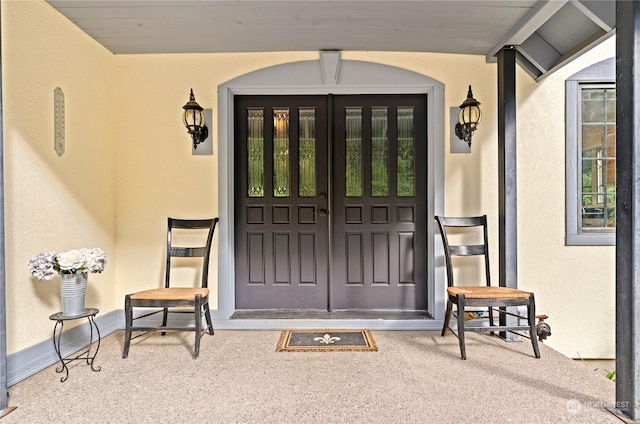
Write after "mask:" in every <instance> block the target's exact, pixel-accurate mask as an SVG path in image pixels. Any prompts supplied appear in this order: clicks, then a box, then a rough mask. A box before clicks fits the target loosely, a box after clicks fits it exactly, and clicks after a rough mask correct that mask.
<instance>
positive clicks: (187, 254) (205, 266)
mask: <svg viewBox="0 0 640 424" xmlns="http://www.w3.org/2000/svg"><path fill="white" fill-rule="evenodd" d="M218 221H219V219H218V218H217V217H216V218H211V219H176V218H168V220H167V263H166V265H165V287H167V288H168V287H169V286H170V284H171V259H172V258H175V257H180V258H202V270H201V284H200V286H201V287H203V288H206V287H208V285H209V261H210V258H211V244H212V242H213V234H214V233H215V230H216V225H217V224H218ZM174 229H180V230H195V232H196V233H197V232H202V230H205V229H208V233H207V236H206V241H205V243H204V246H194V247H182V246H173V244H172V230H174Z"/></svg>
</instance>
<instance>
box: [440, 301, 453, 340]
mask: <svg viewBox="0 0 640 424" xmlns="http://www.w3.org/2000/svg"><path fill="white" fill-rule="evenodd" d="M452 309H453V303H451V301H450V300H447V311H446V312H445V313H444V325H443V326H442V333H440V335H441V336H446V335H447V331H449V323H450V322H451V313H452Z"/></svg>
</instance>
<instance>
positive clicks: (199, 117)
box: [182, 109, 205, 133]
mask: <svg viewBox="0 0 640 424" xmlns="http://www.w3.org/2000/svg"><path fill="white" fill-rule="evenodd" d="M182 122H183V123H184V125H185V127H187V129H188V130H189V132H190V133H192V132H194V131H197V130H198V129H200V128H202V127H204V125H205V120H204V113H202V111H201V110H198V109H185V111H184V113H183V114H182Z"/></svg>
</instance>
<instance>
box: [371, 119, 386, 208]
mask: <svg viewBox="0 0 640 424" xmlns="http://www.w3.org/2000/svg"><path fill="white" fill-rule="evenodd" d="M388 110H389V108H387V107H374V108H371V195H372V196H373V197H382V196H388V195H389V136H388V128H389V115H388Z"/></svg>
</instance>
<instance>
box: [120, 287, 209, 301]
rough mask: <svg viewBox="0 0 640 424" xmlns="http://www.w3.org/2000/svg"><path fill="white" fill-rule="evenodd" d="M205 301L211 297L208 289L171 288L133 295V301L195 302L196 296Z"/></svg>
mask: <svg viewBox="0 0 640 424" xmlns="http://www.w3.org/2000/svg"><path fill="white" fill-rule="evenodd" d="M198 294H199V295H200V296H201V297H202V298H203V299H204V298H206V297H208V296H209V289H208V288H200V287H197V288H191V287H169V288H161V289H152V290H145V291H141V292H137V293H133V294H132V295H131V299H132V300H185V301H188V300H194V299H195V297H196V295H198Z"/></svg>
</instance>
